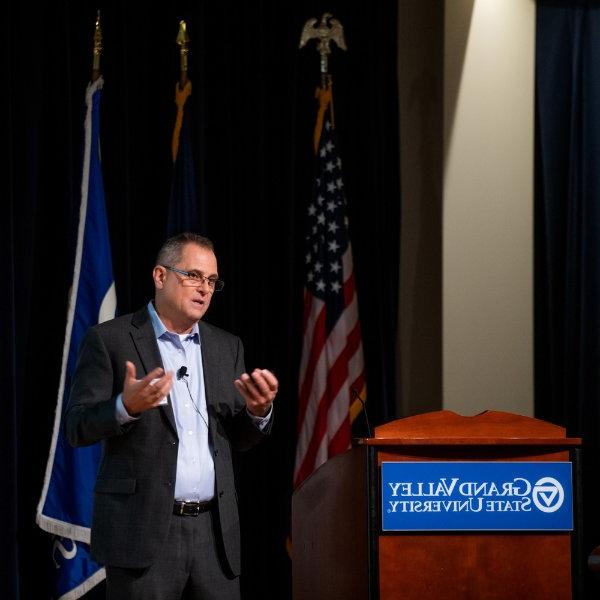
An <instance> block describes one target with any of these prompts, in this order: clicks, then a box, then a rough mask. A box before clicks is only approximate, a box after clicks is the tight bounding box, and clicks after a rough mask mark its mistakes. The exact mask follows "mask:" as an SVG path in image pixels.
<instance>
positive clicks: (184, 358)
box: [66, 233, 278, 600]
mask: <svg viewBox="0 0 600 600" xmlns="http://www.w3.org/2000/svg"><path fill="white" fill-rule="evenodd" d="M156 262H157V264H156V266H155V267H154V271H153V279H154V286H155V298H154V302H150V303H148V305H147V306H146V307H144V308H143V309H141V310H140V311H138V312H136V313H134V314H131V315H126V316H123V317H118V318H116V319H113V320H111V321H107V322H105V323H102V324H100V325H97V326H95V327H92V328H91V329H90V330H89V331H88V333H87V334H86V337H85V339H84V341H83V343H82V347H81V350H80V354H79V360H78V364H77V369H76V373H75V376H74V381H73V386H72V389H71V397H70V401H69V406H68V409H67V414H66V430H67V436H68V438H69V441H70V442H71V444H73V445H75V446H82V445H86V444H93V443H95V442H97V441H99V440H102V441H103V446H104V448H103V449H104V453H103V457H102V461H101V464H100V468H99V471H98V477H97V481H96V487H95V501H94V515H93V522H92V536H91V548H92V555H93V557H94V558H95V560H97V561H98V562H100V563H103V564H104V565H106V575H107V597H108V598H110V599H111V600H114V599H116V598H118V599H128V600H136V599H142V598H143V599H144V600H152V599H156V600H159V599H160V600H169V599H171V598H172V599H179V598H190V599H198V600H205V599H209V600H212V599H215V600H220V599H223V600H229V599H237V598H239V579H238V576H239V571H240V533H239V521H238V508H237V497H236V491H235V485H234V474H233V465H232V452H233V451H234V450H245V449H247V448H250V447H251V446H253V445H254V444H256V443H258V442H259V441H260V440H261V439H263V438H264V437H265V435H266V434H267V433H268V432H269V430H270V427H271V423H272V419H271V413H272V402H273V400H274V398H275V395H276V393H277V388H278V382H277V379H276V378H275V376H274V375H273V374H272V373H270V372H269V371H267V370H266V369H262V370H261V369H255V370H254V371H253V372H252V373H251V374H247V373H245V372H244V371H245V367H244V356H243V347H242V343H241V341H240V340H239V339H238V338H237V337H235V336H233V335H231V334H229V333H227V332H225V331H223V330H221V329H218V328H216V327H213V326H211V325H208V324H206V323H204V322H203V321H201V319H202V317H203V316H204V314H205V313H206V311H207V310H208V307H209V305H210V302H211V300H212V296H213V293H215V292H217V291H219V290H220V289H222V287H223V282H222V281H220V280H219V279H218V271H217V259H216V257H215V254H214V251H213V245H212V242H211V241H210V240H208V239H207V238H204V237H201V236H198V235H195V234H191V233H184V234H180V235H178V236H175V237H173V238H170V239H169V240H167V241H166V242H165V244H164V245H163V247H162V248H161V250H160V252H159V254H158V258H157V261H156ZM238 392H239V393H238Z"/></svg>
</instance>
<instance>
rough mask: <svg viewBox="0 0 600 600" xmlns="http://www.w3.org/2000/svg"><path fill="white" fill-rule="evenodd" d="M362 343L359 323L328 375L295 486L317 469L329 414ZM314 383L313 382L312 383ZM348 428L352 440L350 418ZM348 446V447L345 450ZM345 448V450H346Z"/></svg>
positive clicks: (347, 400)
mask: <svg viewBox="0 0 600 600" xmlns="http://www.w3.org/2000/svg"><path fill="white" fill-rule="evenodd" d="M360 343H361V338H360V325H359V323H358V321H357V322H356V323H355V325H354V327H353V329H352V331H351V332H350V333H349V334H348V337H347V341H346V346H345V348H344V350H343V351H342V352H341V353H340V355H339V356H338V358H337V360H336V361H335V362H334V363H333V365H331V367H330V369H329V371H328V374H327V386H326V388H325V392H324V393H323V395H322V396H321V398H320V399H319V401H318V410H317V415H316V419H315V424H314V427H313V431H312V435H311V438H310V442H309V444H308V447H307V448H306V452H305V454H304V456H303V458H302V462H301V466H300V468H299V469H298V472H297V475H296V478H295V485H298V484H300V483H301V482H302V481H303V480H304V479H305V478H306V477H307V476H308V475H310V473H311V472H312V471H313V470H314V468H315V461H316V456H317V452H318V450H319V446H320V445H321V443H322V442H323V438H324V437H325V434H326V433H327V431H328V419H327V414H328V412H329V409H330V407H331V405H332V403H333V401H334V400H335V398H336V397H337V395H338V393H339V391H340V390H341V389H342V386H343V384H344V382H345V381H347V379H348V362H349V361H350V359H351V358H352V356H353V354H354V353H355V352H356V351H357V349H358V348H359V346H360ZM310 383H311V384H312V383H313V382H312V381H311V382H310ZM346 402H347V405H348V408H349V407H350V398H349V396H348V397H347V398H346ZM345 423H346V428H347V429H348V432H347V434H345V436H346V437H347V439H348V440H349V439H350V431H349V427H350V421H349V419H348V418H346V420H345ZM301 426H302V421H300V422H299V429H300V428H301ZM331 434H332V437H336V436H340V435H344V434H341V433H340V432H339V430H338V431H335V432H331ZM347 447H348V446H347V445H346V447H345V448H347ZM345 448H344V449H345Z"/></svg>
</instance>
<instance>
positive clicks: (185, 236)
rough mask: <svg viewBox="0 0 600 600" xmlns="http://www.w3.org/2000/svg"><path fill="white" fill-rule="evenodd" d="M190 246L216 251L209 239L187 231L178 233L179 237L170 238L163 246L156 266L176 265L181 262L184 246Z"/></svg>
mask: <svg viewBox="0 0 600 600" xmlns="http://www.w3.org/2000/svg"><path fill="white" fill-rule="evenodd" d="M188 244H196V245H197V246H200V247H201V248H206V249H207V250H210V251H211V252H214V251H215V247H214V245H213V243H212V242H211V241H210V240H209V239H208V238H207V237H204V236H203V235H198V234H197V233H191V232H189V231H186V232H185V233H178V234H177V235H174V236H173V237H170V238H169V239H168V240H167V241H166V242H165V243H164V244H163V245H162V247H161V249H160V250H159V251H158V256H157V257H156V264H157V265H167V266H169V267H172V266H174V265H176V264H177V263H178V262H179V261H180V260H181V255H182V254H183V248H184V246H187V245H188Z"/></svg>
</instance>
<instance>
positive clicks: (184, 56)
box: [176, 19, 190, 89]
mask: <svg viewBox="0 0 600 600" xmlns="http://www.w3.org/2000/svg"><path fill="white" fill-rule="evenodd" d="M176 43H177V45H178V46H179V73H180V76H179V87H180V89H183V88H184V87H185V84H186V83H187V81H188V54H189V48H188V45H189V43H190V38H189V36H188V33H187V25H186V23H185V21H184V20H183V19H182V20H181V21H179V32H178V33H177V39H176Z"/></svg>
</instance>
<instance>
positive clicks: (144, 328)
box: [131, 307, 177, 436]
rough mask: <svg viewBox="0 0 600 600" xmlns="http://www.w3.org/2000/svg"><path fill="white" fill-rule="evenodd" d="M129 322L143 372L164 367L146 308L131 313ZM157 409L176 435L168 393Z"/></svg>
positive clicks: (146, 372)
mask: <svg viewBox="0 0 600 600" xmlns="http://www.w3.org/2000/svg"><path fill="white" fill-rule="evenodd" d="M131 323H132V325H133V328H132V332H131V337H132V340H133V344H134V346H135V348H136V350H137V353H138V356H139V357H140V360H141V362H142V366H143V367H144V371H145V374H146V375H147V374H148V373H150V371H152V370H153V369H156V367H161V368H164V367H163V363H162V358H161V356H160V350H159V349H158V343H157V342H156V336H155V334H154V328H153V327H152V321H151V319H150V315H149V314H148V309H147V308H145V307H144V308H142V309H141V310H139V311H138V312H136V313H135V314H134V315H133V318H132V320H131ZM138 377H139V375H138ZM158 409H159V410H160V411H161V412H162V414H163V415H164V416H165V418H166V419H167V421H168V423H169V424H170V426H171V428H172V429H173V431H174V433H175V435H176V436H177V426H176V425H175V416H174V414H173V407H172V406H171V396H170V395H169V396H167V404H165V405H163V406H159V407H158Z"/></svg>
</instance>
